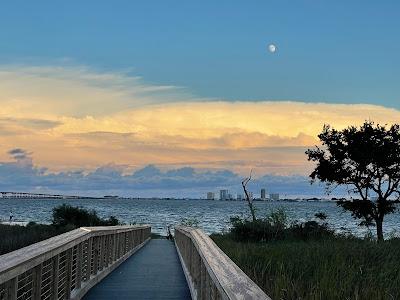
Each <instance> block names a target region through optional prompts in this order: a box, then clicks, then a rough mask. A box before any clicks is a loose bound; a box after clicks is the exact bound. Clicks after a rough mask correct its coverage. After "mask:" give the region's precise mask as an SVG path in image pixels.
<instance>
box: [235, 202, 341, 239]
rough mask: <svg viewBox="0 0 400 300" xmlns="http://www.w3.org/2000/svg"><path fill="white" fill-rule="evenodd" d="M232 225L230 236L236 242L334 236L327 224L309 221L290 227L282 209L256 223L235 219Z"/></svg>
mask: <svg viewBox="0 0 400 300" xmlns="http://www.w3.org/2000/svg"><path fill="white" fill-rule="evenodd" d="M231 225H232V227H231V229H230V232H229V234H230V235H231V237H232V238H233V239H234V240H236V241H242V242H268V241H276V240H282V239H288V238H292V239H301V240H308V239H320V238H328V237H332V236H333V235H334V231H333V230H331V229H329V227H328V224H327V223H322V224H320V223H318V222H316V221H307V222H305V223H300V224H298V223H292V224H290V225H289V222H288V217H287V214H286V212H285V210H284V209H282V208H280V209H277V210H273V211H272V212H271V213H270V214H269V215H267V216H266V217H265V218H263V219H256V220H255V221H252V220H248V219H242V218H240V217H233V218H231Z"/></svg>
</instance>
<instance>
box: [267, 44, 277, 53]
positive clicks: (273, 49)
mask: <svg viewBox="0 0 400 300" xmlns="http://www.w3.org/2000/svg"><path fill="white" fill-rule="evenodd" d="M268 51H269V52H271V53H275V51H276V46H275V45H274V44H269V45H268Z"/></svg>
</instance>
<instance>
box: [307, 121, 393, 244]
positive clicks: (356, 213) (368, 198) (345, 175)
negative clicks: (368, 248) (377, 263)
mask: <svg viewBox="0 0 400 300" xmlns="http://www.w3.org/2000/svg"><path fill="white" fill-rule="evenodd" d="M318 137H319V139H320V140H321V142H322V147H316V148H314V149H309V150H307V151H306V154H307V156H308V160H310V161H314V162H316V163H317V165H316V167H315V169H314V171H313V172H312V173H311V175H310V177H311V178H312V182H314V181H315V180H317V179H318V180H320V181H321V182H324V183H326V185H327V189H328V191H330V190H332V189H333V188H335V187H336V186H339V185H345V186H347V187H348V188H349V192H351V193H354V194H358V195H359V196H360V197H361V199H354V200H345V199H342V200H339V201H338V202H337V204H338V205H339V206H341V207H342V208H343V209H344V210H346V211H350V212H351V214H352V216H353V217H354V218H356V219H361V220H362V222H361V223H360V225H367V226H369V225H374V226H376V234H377V238H378V241H383V220H384V217H385V216H386V215H388V214H391V213H393V212H394V211H395V210H396V204H398V203H399V202H400V201H399V200H400V191H399V183H400V126H399V125H398V124H394V125H392V126H390V127H387V126H381V125H379V124H374V123H373V122H371V121H366V122H365V123H364V124H363V125H361V126H360V127H355V126H350V127H348V128H346V129H343V130H341V131H338V130H336V129H334V128H331V126H329V125H325V126H324V128H323V130H322V133H321V134H319V136H318Z"/></svg>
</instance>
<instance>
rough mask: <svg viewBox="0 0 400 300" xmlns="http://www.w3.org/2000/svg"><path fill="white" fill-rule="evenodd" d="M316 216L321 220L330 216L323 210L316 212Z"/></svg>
mask: <svg viewBox="0 0 400 300" xmlns="http://www.w3.org/2000/svg"><path fill="white" fill-rule="evenodd" d="M314 216H315V217H316V218H317V219H320V220H321V221H325V220H326V219H327V218H328V216H327V215H326V214H325V213H323V212H319V213H316V214H315V215H314Z"/></svg>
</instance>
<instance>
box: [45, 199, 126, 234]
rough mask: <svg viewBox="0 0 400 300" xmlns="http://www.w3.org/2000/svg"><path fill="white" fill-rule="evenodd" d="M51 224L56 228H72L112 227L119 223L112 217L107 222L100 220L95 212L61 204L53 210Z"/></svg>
mask: <svg viewBox="0 0 400 300" xmlns="http://www.w3.org/2000/svg"><path fill="white" fill-rule="evenodd" d="M52 224H53V225H54V226H56V227H65V226H74V227H75V228H78V227H84V226H113V225H119V224H120V222H119V221H118V219H117V218H115V217H114V216H111V217H110V218H109V219H108V220H104V219H101V218H100V217H99V216H98V215H97V213H96V211H94V210H92V211H88V210H87V209H84V208H81V207H74V206H71V205H69V204H62V205H60V206H57V207H55V208H53V220H52Z"/></svg>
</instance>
